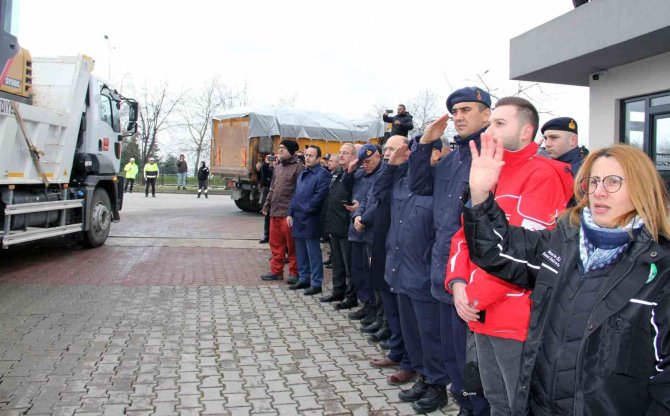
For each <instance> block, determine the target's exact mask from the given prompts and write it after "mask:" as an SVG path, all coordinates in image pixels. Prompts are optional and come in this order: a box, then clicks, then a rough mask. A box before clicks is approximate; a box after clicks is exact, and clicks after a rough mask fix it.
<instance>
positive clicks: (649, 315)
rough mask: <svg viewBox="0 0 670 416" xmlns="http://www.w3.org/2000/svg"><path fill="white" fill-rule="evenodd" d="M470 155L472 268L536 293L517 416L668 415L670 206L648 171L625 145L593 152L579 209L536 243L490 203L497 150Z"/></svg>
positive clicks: (644, 160) (578, 192)
mask: <svg viewBox="0 0 670 416" xmlns="http://www.w3.org/2000/svg"><path fill="white" fill-rule="evenodd" d="M471 151H472V155H473V160H472V168H471V171H470V202H469V203H468V204H467V205H468V207H466V208H465V209H464V228H465V233H466V237H467V242H468V248H469V250H470V255H471V257H472V260H473V261H474V262H475V263H476V264H477V265H479V266H480V267H482V268H483V269H485V270H486V271H487V272H488V273H490V274H492V275H494V276H497V277H499V278H500V279H503V280H506V281H509V282H511V283H514V284H516V285H519V286H522V287H525V288H528V289H532V290H533V293H532V296H531V300H532V302H533V306H532V312H531V319H530V327H529V333H528V339H527V341H526V344H525V346H524V351H523V359H522V368H521V371H520V377H519V388H518V390H517V395H516V397H515V400H514V409H513V410H512V413H513V414H514V415H524V416H525V415H527V414H532V415H535V416H537V415H575V416H577V415H608V416H612V415H667V414H670V373H669V372H668V371H667V368H668V364H669V363H670V360H669V358H668V355H670V331H669V328H670V295H669V292H670V273H669V270H670V268H669V267H668V266H669V265H670V250H669V243H668V238H669V237H670V222H668V214H669V210H668V194H667V192H666V190H665V186H664V184H663V181H662V180H661V178H660V176H659V174H658V172H657V171H656V168H655V166H654V165H653V163H652V162H651V160H649V158H648V157H647V156H646V155H645V154H644V153H643V152H641V151H640V150H638V149H635V148H633V147H630V146H626V145H613V146H610V147H607V148H604V149H601V150H598V151H593V152H591V154H590V155H589V156H588V157H587V159H586V160H585V161H584V164H583V166H582V168H581V169H580V170H579V172H578V174H577V177H576V181H575V196H576V200H577V204H576V206H575V207H573V208H570V209H568V210H567V211H566V212H565V213H564V214H563V215H562V216H561V218H560V219H559V221H558V226H557V227H556V228H555V229H554V230H552V231H546V230H544V231H530V230H526V229H524V228H520V227H514V226H510V225H509V224H508V223H507V220H506V219H505V213H504V212H503V211H502V210H501V209H500V208H499V207H498V206H497V205H496V202H495V201H494V199H493V198H492V196H491V194H490V190H491V189H492V188H493V187H494V186H495V184H496V183H497V180H498V175H499V173H500V168H501V167H502V165H503V164H504V162H503V161H502V152H503V149H502V143H497V144H495V143H493V141H492V139H491V138H490V137H485V136H484V135H482V144H481V152H478V151H477V149H476V147H474V146H471ZM547 192H551V190H547ZM464 200H466V199H464ZM469 307H470V308H472V311H473V312H478V310H477V309H476V305H469Z"/></svg>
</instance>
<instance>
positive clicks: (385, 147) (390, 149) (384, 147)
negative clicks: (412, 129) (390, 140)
mask: <svg viewBox="0 0 670 416" xmlns="http://www.w3.org/2000/svg"><path fill="white" fill-rule="evenodd" d="M382 150H383V151H387V150H388V151H391V152H395V151H396V150H398V148H397V147H394V146H383V147H382Z"/></svg>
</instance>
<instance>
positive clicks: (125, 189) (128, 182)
mask: <svg viewBox="0 0 670 416" xmlns="http://www.w3.org/2000/svg"><path fill="white" fill-rule="evenodd" d="M134 185H135V179H133V178H126V183H125V185H123V192H128V188H129V187H130V192H131V193H132V192H133V186H134Z"/></svg>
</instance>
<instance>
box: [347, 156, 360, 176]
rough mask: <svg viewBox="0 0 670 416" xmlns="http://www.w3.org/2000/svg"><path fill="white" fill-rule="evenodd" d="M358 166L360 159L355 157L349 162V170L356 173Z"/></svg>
mask: <svg viewBox="0 0 670 416" xmlns="http://www.w3.org/2000/svg"><path fill="white" fill-rule="evenodd" d="M357 167H358V159H354V160H352V161H351V162H349V166H347V172H349V173H354V171H355V170H356V168H357Z"/></svg>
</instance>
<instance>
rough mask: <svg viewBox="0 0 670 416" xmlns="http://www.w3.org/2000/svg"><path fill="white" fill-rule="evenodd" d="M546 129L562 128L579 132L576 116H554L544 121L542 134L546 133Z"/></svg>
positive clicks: (571, 131) (562, 129)
mask: <svg viewBox="0 0 670 416" xmlns="http://www.w3.org/2000/svg"><path fill="white" fill-rule="evenodd" d="M545 130H560V131H567V132H570V133H575V134H577V122H576V121H575V119H574V118H570V117H558V118H553V119H551V120H549V121H547V122H546V123H544V126H542V134H544V131H545Z"/></svg>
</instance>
